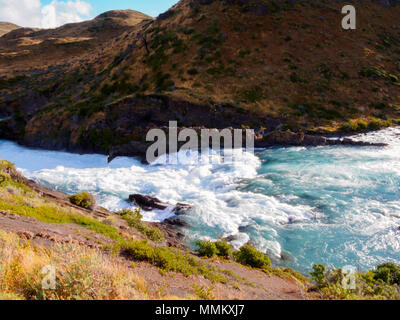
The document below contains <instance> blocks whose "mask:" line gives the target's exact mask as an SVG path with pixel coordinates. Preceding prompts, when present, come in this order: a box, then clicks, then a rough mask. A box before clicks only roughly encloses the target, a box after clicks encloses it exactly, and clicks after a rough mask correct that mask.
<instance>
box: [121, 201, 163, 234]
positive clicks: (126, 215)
mask: <svg viewBox="0 0 400 320" xmlns="http://www.w3.org/2000/svg"><path fill="white" fill-rule="evenodd" d="M117 214H118V215H119V216H121V217H122V219H124V220H125V221H126V222H128V224H129V226H130V227H132V228H135V229H136V230H138V231H139V232H140V233H142V234H143V235H145V236H146V238H148V239H149V240H152V241H155V242H161V241H163V240H164V234H163V233H162V231H161V230H160V229H158V228H157V227H152V226H149V225H148V224H146V223H145V222H143V221H142V219H143V216H142V214H141V213H140V210H134V211H132V210H129V209H125V210H121V211H119V212H117Z"/></svg>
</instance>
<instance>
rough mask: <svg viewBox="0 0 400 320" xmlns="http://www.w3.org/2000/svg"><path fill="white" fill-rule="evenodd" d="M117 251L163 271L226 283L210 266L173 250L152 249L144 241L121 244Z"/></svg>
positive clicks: (165, 248) (164, 248)
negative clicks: (195, 275) (194, 275)
mask: <svg viewBox="0 0 400 320" xmlns="http://www.w3.org/2000/svg"><path fill="white" fill-rule="evenodd" d="M118 249H120V250H121V253H122V254H125V255H126V256H127V257H129V258H131V259H134V260H138V261H146V262H148V263H150V264H152V265H154V266H156V267H158V268H160V269H161V270H163V271H167V272H169V271H172V272H179V273H182V274H184V275H185V276H190V275H193V274H197V275H202V276H204V277H205V278H207V279H209V280H211V281H212V282H222V283H225V282H226V278H225V277H224V276H223V275H221V274H219V273H218V272H217V270H216V269H215V268H214V267H212V266H211V265H206V264H204V263H202V262H201V261H197V260H196V259H195V258H194V257H193V256H191V255H189V254H184V253H182V252H179V251H178V250H176V249H173V248H167V247H162V248H154V247H152V246H151V245H150V244H149V243H148V242H146V241H136V242H129V243H125V244H122V245H121V246H120V247H119V248H118Z"/></svg>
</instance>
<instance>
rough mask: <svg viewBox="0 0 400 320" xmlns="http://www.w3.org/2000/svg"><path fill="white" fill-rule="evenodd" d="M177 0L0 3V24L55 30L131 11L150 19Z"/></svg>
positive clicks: (21, 0)
mask: <svg viewBox="0 0 400 320" xmlns="http://www.w3.org/2000/svg"><path fill="white" fill-rule="evenodd" d="M177 2H178V0H0V21H5V22H11V23H15V24H17V25H19V26H21V27H35V28H56V27H59V26H61V25H63V24H66V23H71V22H80V21H83V20H88V19H91V18H94V17H95V16H97V15H99V14H100V13H103V12H105V11H108V10H116V9H133V10H137V11H140V12H143V13H146V14H148V15H150V16H152V17H156V16H158V15H159V14H160V13H163V12H165V11H166V10H167V9H168V8H170V7H172V6H173V5H174V4H175V3H177Z"/></svg>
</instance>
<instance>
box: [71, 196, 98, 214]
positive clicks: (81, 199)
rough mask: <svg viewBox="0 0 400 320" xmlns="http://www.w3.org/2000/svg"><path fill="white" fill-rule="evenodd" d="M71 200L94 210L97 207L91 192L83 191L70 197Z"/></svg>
mask: <svg viewBox="0 0 400 320" xmlns="http://www.w3.org/2000/svg"><path fill="white" fill-rule="evenodd" d="M69 201H71V203H72V204H74V205H76V206H78V207H81V208H84V209H90V210H93V209H94V208H95V207H96V200H95V198H94V196H93V195H92V194H90V193H89V192H82V193H78V194H75V195H72V196H70V197H69Z"/></svg>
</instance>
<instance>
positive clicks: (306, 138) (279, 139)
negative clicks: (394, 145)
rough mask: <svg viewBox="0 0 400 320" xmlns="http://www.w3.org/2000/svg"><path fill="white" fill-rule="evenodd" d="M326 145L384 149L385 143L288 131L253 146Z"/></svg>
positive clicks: (264, 138) (258, 141)
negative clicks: (333, 138)
mask: <svg viewBox="0 0 400 320" xmlns="http://www.w3.org/2000/svg"><path fill="white" fill-rule="evenodd" d="M326 145H350V146H375V147H384V146H387V144H385V143H371V142H364V141H356V140H352V139H349V138H344V139H336V140H329V139H327V138H326V137H323V136H319V135H309V134H304V133H295V132H290V131H273V132H270V133H268V134H266V135H265V136H263V137H262V139H256V140H255V146H256V147H258V148H265V147H271V146H326Z"/></svg>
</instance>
